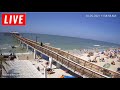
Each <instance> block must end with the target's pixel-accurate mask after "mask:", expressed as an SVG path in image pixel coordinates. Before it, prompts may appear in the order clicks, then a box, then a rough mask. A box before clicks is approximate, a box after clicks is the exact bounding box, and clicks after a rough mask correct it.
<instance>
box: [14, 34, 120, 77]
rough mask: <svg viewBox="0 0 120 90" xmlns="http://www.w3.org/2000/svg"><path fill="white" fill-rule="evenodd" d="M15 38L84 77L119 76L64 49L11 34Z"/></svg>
mask: <svg viewBox="0 0 120 90" xmlns="http://www.w3.org/2000/svg"><path fill="white" fill-rule="evenodd" d="M13 36H14V37H15V38H17V39H18V40H19V41H20V42H21V43H24V44H26V46H29V47H31V48H33V49H34V52H36V51H37V52H40V53H42V54H44V55H46V56H48V57H49V58H51V59H52V60H53V61H55V62H57V63H59V64H60V65H62V66H64V67H66V68H67V69H69V70H70V71H72V72H74V73H76V74H77V75H80V76H82V77H86V78H120V73H118V72H114V71H111V70H108V69H106V68H103V67H100V66H98V65H95V64H94V63H91V62H89V61H85V60H83V59H81V58H79V57H77V56H74V55H72V54H70V53H68V52H66V51H63V50H61V49H58V48H55V47H52V46H48V45H44V44H43V45H42V46H41V44H40V43H39V42H36V41H33V40H30V39H28V38H24V37H22V36H20V35H16V34H13Z"/></svg>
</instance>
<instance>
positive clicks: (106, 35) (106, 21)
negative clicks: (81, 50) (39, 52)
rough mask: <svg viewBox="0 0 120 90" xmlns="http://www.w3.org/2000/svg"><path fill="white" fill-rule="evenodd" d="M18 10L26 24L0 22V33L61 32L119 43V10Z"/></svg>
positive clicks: (51, 33)
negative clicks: (4, 24) (25, 17)
mask: <svg viewBox="0 0 120 90" xmlns="http://www.w3.org/2000/svg"><path fill="white" fill-rule="evenodd" d="M1 13H2V12H1ZM1 13H0V17H1ZM6 13H10V12H6ZM11 13H12V12H11ZM13 13H14V12H13ZM15 13H16V12H15ZM18 13H26V15H27V19H26V26H2V25H1V23H0V32H11V31H17V32H22V33H40V34H50V35H61V36H71V37H80V38H87V39H93V40H100V41H107V42H113V43H119V44H120V39H119V37H120V12H18ZM105 15H107V16H105ZM110 15H111V16H112V17H110ZM96 16H97V17H96ZM0 20H1V18H0Z"/></svg>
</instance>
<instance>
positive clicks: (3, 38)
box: [0, 33, 26, 53]
mask: <svg viewBox="0 0 120 90" xmlns="http://www.w3.org/2000/svg"><path fill="white" fill-rule="evenodd" d="M11 46H16V48H15V49H12V47H11ZM25 51H26V50H25V48H22V47H20V44H19V42H18V40H17V39H15V38H14V37H13V36H12V35H11V34H7V33H0V53H13V52H14V53H21V52H25Z"/></svg>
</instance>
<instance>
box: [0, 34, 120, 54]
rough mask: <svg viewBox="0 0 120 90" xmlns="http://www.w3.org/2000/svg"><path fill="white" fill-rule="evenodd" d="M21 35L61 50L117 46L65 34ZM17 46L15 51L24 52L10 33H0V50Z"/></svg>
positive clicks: (7, 50)
mask: <svg viewBox="0 0 120 90" xmlns="http://www.w3.org/2000/svg"><path fill="white" fill-rule="evenodd" d="M20 34H21V35H22V36H23V37H26V38H29V39H32V40H36V37H37V41H38V42H43V43H50V45H51V46H54V47H57V48H61V49H63V50H73V49H93V48H98V49H99V50H103V49H107V48H118V47H120V45H119V44H114V43H109V42H103V41H97V40H91V39H83V38H75V37H67V36H58V35H47V34H33V33H20ZM12 45H14V46H17V47H18V48H16V50H15V51H16V52H25V50H24V49H21V48H20V47H19V42H18V41H17V40H16V39H15V38H13V37H12V36H11V35H10V34H6V33H0V48H1V50H2V52H10V50H11V46H12Z"/></svg>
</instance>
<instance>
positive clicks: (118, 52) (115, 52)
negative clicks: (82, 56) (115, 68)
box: [87, 48, 120, 65]
mask: <svg viewBox="0 0 120 90" xmlns="http://www.w3.org/2000/svg"><path fill="white" fill-rule="evenodd" d="M92 53H93V52H92ZM93 54H94V53H93ZM100 54H102V55H104V56H105V57H101V56H100ZM87 56H88V61H90V62H97V58H98V57H99V61H100V62H105V59H110V58H111V59H114V58H116V59H117V61H118V62H120V48H118V49H107V50H105V51H102V52H98V53H97V55H95V57H94V59H93V60H91V58H90V57H91V56H94V55H90V53H88V55H87ZM111 64H112V65H115V62H114V61H112V62H111Z"/></svg>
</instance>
